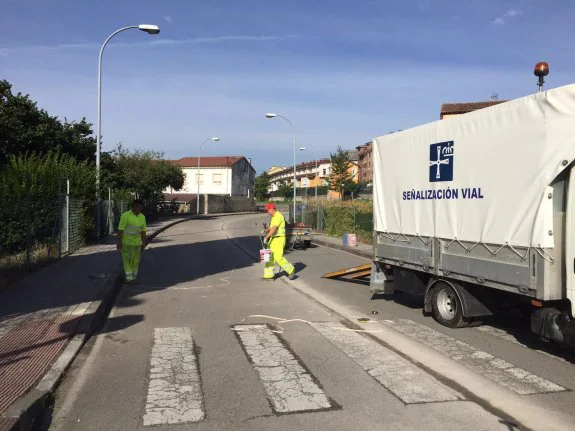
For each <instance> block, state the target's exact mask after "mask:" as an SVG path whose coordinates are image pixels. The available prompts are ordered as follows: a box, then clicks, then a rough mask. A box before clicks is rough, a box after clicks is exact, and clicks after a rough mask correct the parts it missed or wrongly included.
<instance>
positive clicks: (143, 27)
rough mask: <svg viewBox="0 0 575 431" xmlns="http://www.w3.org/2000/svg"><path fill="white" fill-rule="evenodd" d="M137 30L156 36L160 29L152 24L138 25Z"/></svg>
mask: <svg viewBox="0 0 575 431" xmlns="http://www.w3.org/2000/svg"><path fill="white" fill-rule="evenodd" d="M138 28H139V29H140V30H142V31H145V32H146V33H148V34H158V33H160V27H158V26H157V25H153V24H140V25H139V26H138Z"/></svg>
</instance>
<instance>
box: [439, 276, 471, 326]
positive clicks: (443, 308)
mask: <svg viewBox="0 0 575 431" xmlns="http://www.w3.org/2000/svg"><path fill="white" fill-rule="evenodd" d="M431 307H432V310H433V317H434V318H435V320H437V321H438V322H439V323H441V324H442V325H444V326H447V327H449V328H462V327H464V326H467V325H468V322H466V321H465V320H464V319H463V307H462V305H461V301H460V300H459V297H458V296H457V293H456V292H455V290H454V289H453V287H451V286H450V285H449V284H447V283H444V282H441V281H440V282H439V283H437V284H436V285H435V287H434V289H433V294H432V296H431Z"/></svg>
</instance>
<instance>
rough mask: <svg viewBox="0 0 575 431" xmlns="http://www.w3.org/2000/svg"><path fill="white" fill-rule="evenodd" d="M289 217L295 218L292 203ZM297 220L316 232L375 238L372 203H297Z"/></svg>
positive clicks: (367, 238) (369, 240) (363, 238)
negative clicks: (351, 234)
mask: <svg viewBox="0 0 575 431" xmlns="http://www.w3.org/2000/svg"><path fill="white" fill-rule="evenodd" d="M289 213H290V214H289V219H290V220H293V206H292V205H290V210H289ZM295 215H296V217H295V221H296V222H297V223H303V224H304V225H306V226H310V227H311V228H313V229H314V230H315V231H316V232H320V233H324V234H326V235H332V236H341V235H343V234H346V233H355V234H356V235H357V236H358V238H359V239H361V240H363V241H366V242H371V241H372V238H373V207H372V205H371V203H359V204H345V205H343V204H342V205H332V204H329V205H326V204H314V205H308V204H297V205H296V213H295Z"/></svg>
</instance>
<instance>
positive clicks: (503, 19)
mask: <svg viewBox="0 0 575 431" xmlns="http://www.w3.org/2000/svg"><path fill="white" fill-rule="evenodd" d="M519 15H521V11H520V10H517V9H509V10H508V11H507V12H505V13H504V14H503V15H502V16H498V17H497V18H495V19H494V20H493V21H491V24H492V25H504V24H505V23H507V22H508V21H509V20H511V19H514V18H517V17H518V16H519Z"/></svg>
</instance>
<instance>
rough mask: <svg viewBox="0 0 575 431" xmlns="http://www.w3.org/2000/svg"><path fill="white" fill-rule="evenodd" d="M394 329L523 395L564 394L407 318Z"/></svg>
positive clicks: (393, 323) (539, 378)
mask: <svg viewBox="0 0 575 431" xmlns="http://www.w3.org/2000/svg"><path fill="white" fill-rule="evenodd" d="M385 323H386V324H387V325H389V326H391V327H392V328H394V329H395V330H397V331H399V332H401V333H402V334H405V335H407V336H408V337H410V338H412V339H414V340H416V341H418V342H420V343H422V344H424V345H426V346H428V347H431V348H432V349H434V350H436V351H438V352H439V353H441V354H443V355H446V356H447V357H449V358H451V359H453V360H455V361H457V362H459V363H460V364H462V365H464V366H466V367H467V368H469V369H471V370H473V371H475V372H476V373H478V374H481V375H482V376H484V377H487V378H488V379H490V380H492V381H494V382H495V383H497V384H499V385H501V386H504V387H506V388H508V389H510V390H512V391H513V392H516V393H518V394H520V395H532V394H542V393H549V392H561V391H565V390H566V389H565V388H564V387H562V386H559V385H557V384H555V383H553V382H551V381H549V380H546V379H544V378H542V377H539V376H536V375H535V374H532V373H530V372H528V371H525V370H523V369H521V368H518V367H516V366H515V365H513V364H512V363H510V362H507V361H504V360H503V359H499V358H497V357H495V356H493V355H491V354H490V353H487V352H483V351H481V350H479V349H477V348H475V347H473V346H471V345H469V344H467V343H464V342H462V341H459V340H456V339H455V338H452V337H450V336H448V335H445V334H443V333H442V332H439V331H436V330H434V329H431V328H429V327H427V326H425V325H421V324H419V323H416V322H413V321H411V320H407V319H398V320H396V321H393V322H392V323H387V322H385Z"/></svg>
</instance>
